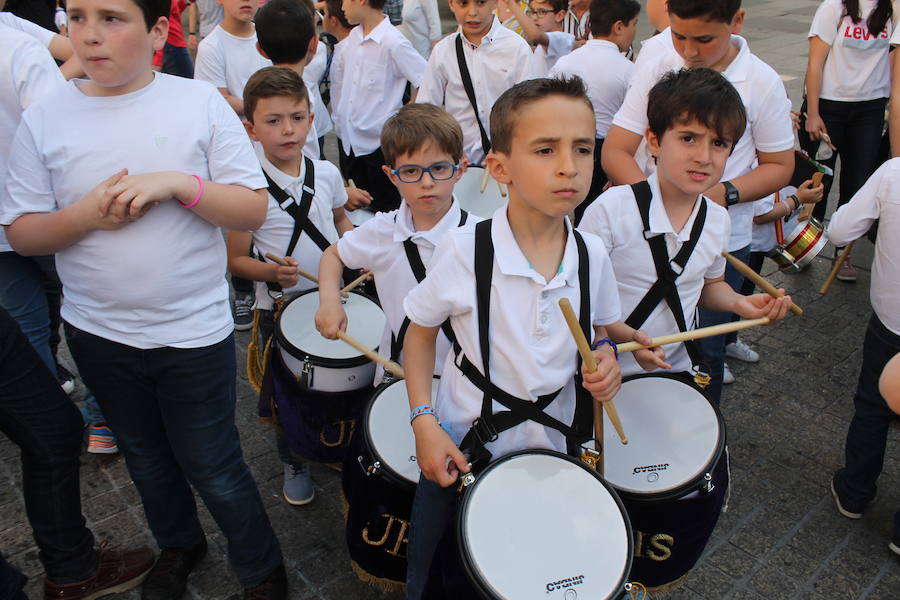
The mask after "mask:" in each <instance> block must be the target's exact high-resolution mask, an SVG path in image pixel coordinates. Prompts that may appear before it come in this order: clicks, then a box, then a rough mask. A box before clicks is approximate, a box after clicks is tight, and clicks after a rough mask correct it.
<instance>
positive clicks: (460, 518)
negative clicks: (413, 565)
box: [455, 449, 634, 600]
mask: <svg viewBox="0 0 900 600" xmlns="http://www.w3.org/2000/svg"><path fill="white" fill-rule="evenodd" d="M523 455H529V456H534V455H547V456H553V457H557V458H563V459H565V460H567V461H569V462H570V463H572V464H574V465H577V466H578V467H581V468H582V469H584V470H585V471H587V472H588V473H589V474H590V475H592V476H593V477H594V479H596V480H597V481H599V482H600V483H601V484H602V485H603V487H605V488H606V491H607V492H609V495H610V496H611V497H612V499H613V500H614V501H615V503H616V506H618V508H619V513H620V514H621V515H622V518H623V519H624V521H625V532H626V534H627V538H628V553H627V557H626V561H625V571H624V573H622V575H621V577H620V578H619V581H618V583H617V584H616V587H615V589H618V590H620V591H619V593H617V594H615V595H613V596H609V597H607V599H606V600H614V599H618V598H622V597H623V595H624V593H625V584H626V583H628V582H629V578H630V576H631V568H632V566H633V564H634V530H633V529H632V527H631V518H630V517H629V516H628V510H627V509H626V508H625V503H624V502H622V498H620V497H619V493H618V491H617V490H616V489H615V488H614V487H613V486H612V485H611V484H610V483H609V482H608V481H606V480H605V479H604V478H603V477H602V476H601V475H600V474H599V473H597V471H595V470H594V469H591V468H590V467H588V466H587V465H586V464H584V463H583V462H581V461H580V460H578V459H576V458H573V457H571V456H569V455H568V454H563V453H562V452H556V451H554V450H546V449H533V450H519V451H517V452H511V453H510V454H506V455H504V456H502V457H500V458H498V459H497V460H495V461H494V462H492V463H490V464H489V465H488V466H487V467H485V469H484V470H483V471H482V472H481V473H480V474H479V475H478V476H477V477H476V478H475V482H474V483H473V484H472V485H470V486H468V487H467V488H465V489H463V492H462V495H461V496H460V499H459V506H458V507H457V510H456V523H455V528H456V546H457V551H458V552H459V556H460V560H461V562H462V564H463V569H464V570H465V571H466V576H467V577H468V578H469V582H471V583H472V585H473V586H474V587H475V588H476V589H477V590H478V592H479V593H480V594H481V595H482V596H483V597H484V598H487V599H489V600H491V599H494V598H495V596H494V595H493V592H492V591H491V589H490V588H489V587H488V586H487V584H486V583H483V582H482V581H481V578H480V577H479V576H478V569H477V568H476V567H475V565H474V564H473V563H472V559H471V558H470V556H469V552H468V550H467V547H466V536H465V531H464V530H463V522H464V520H465V515H466V512H467V510H468V507H469V498H470V497H471V496H472V493H471V491H472V490H473V489H475V487H476V486H478V482H479V481H481V479H482V478H483V477H484V476H485V475H486V474H487V473H488V472H490V471H491V470H493V469H495V468H497V467H498V466H499V465H501V464H503V463H505V462H507V461H510V460H513V459H514V458H517V457H519V456H523Z"/></svg>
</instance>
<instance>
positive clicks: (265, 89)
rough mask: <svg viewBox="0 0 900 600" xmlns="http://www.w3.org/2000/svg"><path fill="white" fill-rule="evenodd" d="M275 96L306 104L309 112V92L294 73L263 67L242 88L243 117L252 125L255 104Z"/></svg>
mask: <svg viewBox="0 0 900 600" xmlns="http://www.w3.org/2000/svg"><path fill="white" fill-rule="evenodd" d="M275 96H287V97H289V98H293V99H294V100H296V101H297V102H306V107H307V110H310V102H309V91H308V90H307V89H306V84H305V83H303V79H301V78H300V76H299V75H297V73H296V72H295V71H292V70H291V69H288V68H287V67H265V68H263V69H260V70H259V71H257V72H256V73H254V74H253V75H252V76H251V77H250V79H249V80H247V85H245V86H244V116H245V117H247V120H248V121H250V122H251V123H252V122H253V112H254V111H255V110H256V104H257V102H259V101H260V100H261V99H263V98H272V97H275Z"/></svg>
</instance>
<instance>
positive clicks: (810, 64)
mask: <svg viewBox="0 0 900 600" xmlns="http://www.w3.org/2000/svg"><path fill="white" fill-rule="evenodd" d="M830 51H831V46H829V45H828V44H827V43H825V42H824V41H823V40H822V39H821V38H820V37H818V36H815V35H814V36H812V37H811V38H809V57H808V58H807V63H806V132H807V133H808V134H809V137H810V139H812V140H817V139H819V138H820V137H821V135H820V134H821V133H823V132H824V133H828V130H827V129H826V128H825V121H823V120H822V117H821V116H819V94H820V93H821V91H822V75H823V73H824V71H825V60H826V59H827V58H828V53H829V52H830Z"/></svg>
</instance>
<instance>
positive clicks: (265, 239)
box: [253, 153, 347, 310]
mask: <svg viewBox="0 0 900 600" xmlns="http://www.w3.org/2000/svg"><path fill="white" fill-rule="evenodd" d="M258 156H259V162H260V164H261V165H262V167H263V169H264V170H265V172H266V173H268V174H269V177H271V178H272V181H274V182H275V185H277V186H278V187H280V188H281V189H283V190H284V191H285V192H287V193H288V195H289V196H291V197H293V198H294V200H295V201H296V202H297V203H298V204H299V203H300V199H301V198H302V197H303V179H304V177H306V161H303V162H301V163H300V175H299V176H298V177H291V176H290V175H288V174H287V173H285V172H284V171H281V170H279V169H278V168H277V167H276V166H275V165H273V164H272V163H271V162H269V160H268V159H267V158H266V157H265V156H264V155H262V153H260V154H259V155H258ZM313 169H314V172H315V178H316V179H315V183H314V189H315V191H316V195H315V196H313V201H312V204H311V205H310V207H309V220H310V221H311V222H312V224H313V225H315V226H316V228H317V229H318V230H319V231H321V232H322V235H324V236H325V239H327V240H328V241H329V242H331V243H332V244H333V243H334V242H336V241H337V239H338V232H337V229H336V228H335V226H334V210H335V209H337V208H341V207H342V206H343V205H344V204H346V203H347V191H346V190H345V189H344V180H343V179H342V178H341V173H340V171H338V168H337V167H335V166H334V165H333V164H331V163H330V162H328V161H326V160H313ZM293 232H294V219H293V217H291V215H289V214H288V213H286V212H285V211H284V210H282V209H281V207H280V206H278V202H277V201H276V200H275V198H274V197H273V196H272V194H271V192H270V193H269V206H268V208H267V209H266V222H265V223H263V225H262V227H260V228H259V229H257V230H256V231H254V232H253V246H254V247H255V248H256V250H257V251H258V252H259V253H260V254H262V255H263V256H265V255H266V253H267V252H271V253H272V254H274V255H276V256H284V255H285V252H287V247H288V244H290V241H291V234H292V233H293ZM291 256H293V257H294V258H296V259H297V262H298V263H299V266H300V268H301V269H303V270H304V271H306V272H307V273H312V274H313V275H318V273H319V260H320V259H321V258H322V250H321V249H320V248H319V247H318V246H317V245H316V244H315V242H313V241H312V238H310V237H309V236H308V235H307V234H306V233H301V234H300V237H299V238H298V239H297V245H296V247H294V251H293V252H292V253H291ZM314 287H316V284H314V283H313V282H312V281H309V280H308V279H306V278H305V277H299V278H298V279H297V285H295V286H294V287H292V288H288V289H286V290H283V291H284V293H286V294H293V293H297V292H302V291H305V290H308V289H312V288H314ZM272 300H273V298H272V297H271V296H270V295H269V288H268V287H267V286H266V284H265V282H261V281H258V282H256V304H255V305H254V306H253V308H258V309H264V310H272Z"/></svg>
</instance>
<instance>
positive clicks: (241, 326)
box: [234, 323, 253, 331]
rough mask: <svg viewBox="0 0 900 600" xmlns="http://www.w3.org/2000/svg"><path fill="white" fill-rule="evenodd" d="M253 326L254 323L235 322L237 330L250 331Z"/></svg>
mask: <svg viewBox="0 0 900 600" xmlns="http://www.w3.org/2000/svg"><path fill="white" fill-rule="evenodd" d="M252 327H253V323H247V324H246V325H245V324H243V323H242V324H238V323H235V324H234V330H235V331H250V329H251V328H252Z"/></svg>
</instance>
